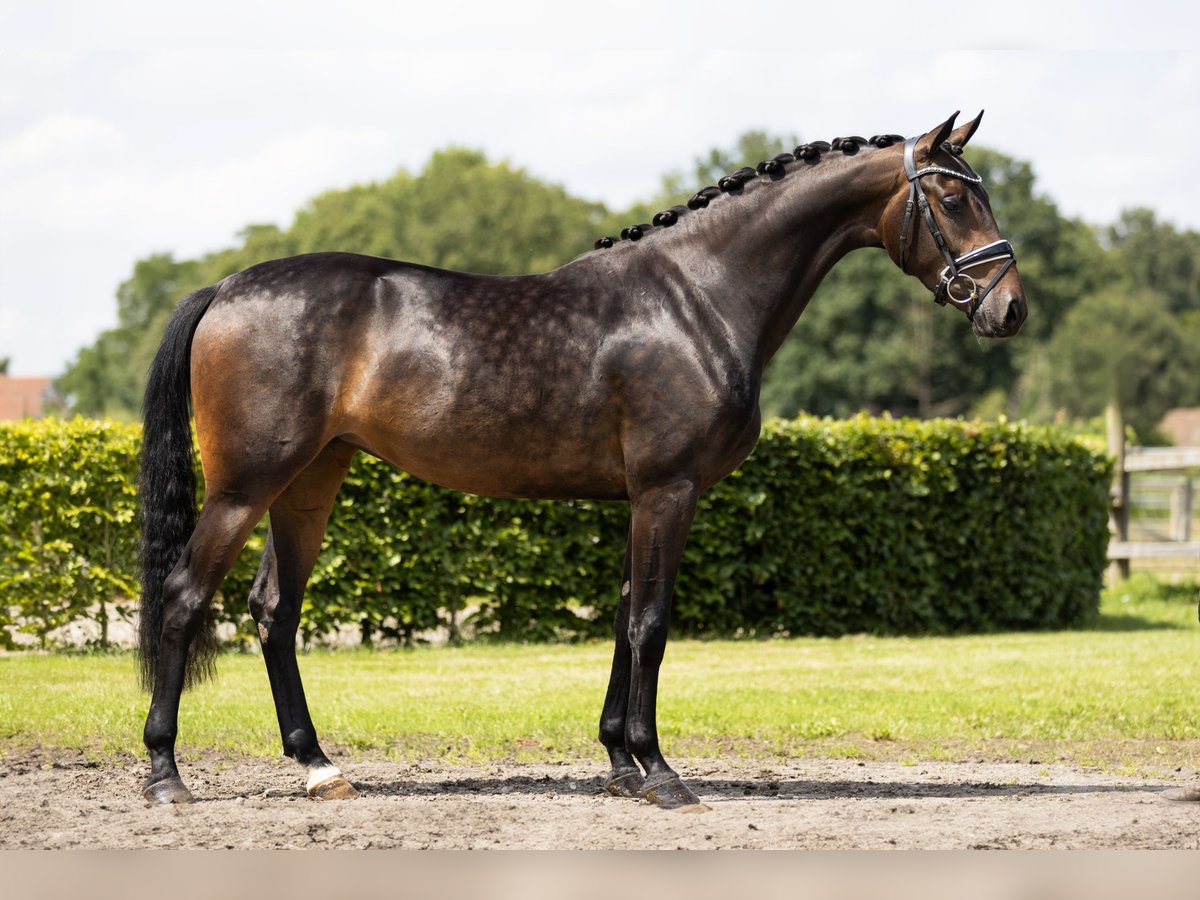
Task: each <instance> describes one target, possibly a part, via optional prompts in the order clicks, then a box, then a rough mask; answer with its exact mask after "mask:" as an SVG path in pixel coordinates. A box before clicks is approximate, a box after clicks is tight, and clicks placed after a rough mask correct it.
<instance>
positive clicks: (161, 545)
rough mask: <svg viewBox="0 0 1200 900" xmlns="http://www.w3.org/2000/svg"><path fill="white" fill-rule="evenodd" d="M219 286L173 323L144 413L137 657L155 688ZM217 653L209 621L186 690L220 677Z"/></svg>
mask: <svg viewBox="0 0 1200 900" xmlns="http://www.w3.org/2000/svg"><path fill="white" fill-rule="evenodd" d="M218 287H219V286H218V285H213V286H211V287H206V288H201V289H200V290H198V291H196V292H195V293H194V294H191V295H189V296H188V297H185V298H184V299H183V300H182V301H180V303H179V306H178V307H177V308H176V309H175V314H174V315H173V316H172V317H171V321H170V322H169V323H168V324H167V330H166V332H165V333H164V334H163V339H162V343H161V344H160V345H159V348H158V353H157V354H155V357H154V362H153V363H152V364H151V365H150V374H149V378H148V380H147V382H146V396H145V400H144V403H143V407H142V412H143V417H144V424H143V430H142V458H141V473H140V475H139V477H138V494H139V499H140V503H141V523H140V524H141V540H140V542H139V545H138V563H139V567H140V569H141V587H142V602H141V612H140V616H139V619H138V655H139V657H140V658H141V677H142V685H143V686H144V687H145V688H146V689H147V690H152V689H153V688H154V674H155V670H156V669H157V667H158V649H159V641H160V638H161V632H162V624H163V594H164V585H165V584H166V580H167V576H168V575H169V574H170V573H171V570H172V569H173V568H174V567H175V564H176V563H177V562H178V561H179V558H180V556H181V555H182V554H183V548H184V547H185V546H186V545H187V542H188V538H190V537H191V535H192V530H193V529H194V528H195V527H196V515H197V509H196V472H195V469H194V468H193V465H194V464H193V459H192V428H191V411H190V402H191V394H192V390H191V348H192V336H193V335H194V334H195V332H196V326H197V325H198V324H199V323H200V319H201V317H202V316H203V315H204V313H205V312H206V311H207V310H208V307H209V304H210V303H212V300H213V298H214V297H215V296H216V295H217V288H218ZM216 651H217V641H216V635H215V634H214V633H213V628H212V622H211V620H207V619H206V622H205V625H204V627H203V628H202V629H201V631H200V633H199V634H198V635H197V636H196V637H195V639H194V640H193V641H192V645H191V652H190V654H189V656H188V664H187V674H186V676H185V682H184V683H185V684H186V685H192V684H195V683H197V682H200V681H203V680H204V679H205V678H207V677H209V676H210V675H212V674H213V672H214V664H215V657H216Z"/></svg>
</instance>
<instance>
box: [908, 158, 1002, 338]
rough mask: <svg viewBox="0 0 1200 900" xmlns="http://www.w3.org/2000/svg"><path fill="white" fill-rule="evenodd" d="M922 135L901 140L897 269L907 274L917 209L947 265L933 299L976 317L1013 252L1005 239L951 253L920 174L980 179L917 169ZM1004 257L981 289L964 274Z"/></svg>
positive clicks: (941, 170)
mask: <svg viewBox="0 0 1200 900" xmlns="http://www.w3.org/2000/svg"><path fill="white" fill-rule="evenodd" d="M921 137H923V135H921V136H918V137H911V138H909V139H908V140H907V141H905V142H904V175H905V177H906V178H907V179H908V184H909V191H908V203H907V204H905V207H904V227H903V228H902V229H901V231H900V269H901V270H902V271H903V272H905V273H907V272H908V268H907V267H906V266H905V264H904V263H905V259H906V258H907V256H908V253H907V251H908V234H909V229H910V227H911V225H912V217H913V209H914V207H915V208H916V209H918V210H920V213H921V218H922V219H924V220H925V225H926V226H927V227H928V228H929V233H930V235H931V236H932V237H933V242H934V243H935V244H936V245H937V248H938V250H940V251H941V254H942V256H943V257H944V258H945V260H946V267H945V268H944V269H942V271H941V272H939V273H938V283H937V287H935V288H934V290H933V299H934V302H935V303H937V304H938V305H939V306H945V305H946V304H947V303H951V304H953V305H954V306H956V307H958V308H959V309H961V310H964V311H965V312H966V314H967V318H970V319H973V318H974V317H975V310H977V309H979V305H980V304H981V303H983V301H984V298H986V297H987V295H988V294H989V293H990V292H991V290H992V288H994V287H995V286H996V285H997V284H998V283H999V281H1000V279H1001V278H1003V277H1004V273H1005V272H1007V271H1008V270H1009V269H1010V268H1011V267H1012V266H1013V264H1014V263H1016V261H1017V255H1016V252H1015V251H1014V250H1013V247H1012V244H1010V243H1009V242H1008V241H1006V240H1003V239H1001V240H998V241H993V242H992V243H990V244H987V245H985V246H983V247H979V248H977V249H975V250H971V251H969V252H967V253H964V254H963V255H962V256H958V257H956V256H954V254H953V253H951V252H950V248H949V247H947V246H946V239H945V238H944V237H942V231H941V229H940V228H938V226H937V222H935V221H934V218H933V212H932V210H930V208H929V199H928V198H927V197H926V196H925V191H924V190H922V188H921V177H922V176H923V175H949V176H950V177H951V178H958V179H960V180H962V181H966V182H968V183H969V184H980V183H982V181H983V179H982V178H980V177H979V176H978V175H975V174H973V173H971V174H968V173H966V172H959V171H957V170H955V169H947V168H945V167H944V166H926V167H925V168H923V169H918V168H917V165H916V148H917V141H919V140H920V139H921ZM1000 260H1005V263H1004V265H1003V266H1001V267H1000V271H999V272H997V273H996V274H995V276H994V277H993V278H992V280H991V281H989V282H988V283H987V286H986V287H984V288H982V290H981V289H980V286H979V284H978V283H977V282H976V281H975V279H974V278H972V277H971V276H970V275H968V274H967V273H966V271H965V270H967V269H974V268H978V267H979V266H986V265H989V264H991V263H994V262H999V261H1000ZM955 290H958V291H960V292H963V293H965V296H964V297H962V298H961V299H960V298H959V297H956V296H955V293H954V292H955Z"/></svg>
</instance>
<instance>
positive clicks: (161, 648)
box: [142, 491, 266, 803]
mask: <svg viewBox="0 0 1200 900" xmlns="http://www.w3.org/2000/svg"><path fill="white" fill-rule="evenodd" d="M210 496H211V497H212V499H210V500H209V501H208V502H206V503H205V504H204V509H203V511H202V512H201V513H200V518H199V520H198V521H197V522H196V528H195V530H194V531H193V532H192V536H191V538H189V540H188V543H187V546H186V547H185V548H184V550H183V554H182V556H180V558H179V562H178V563H176V565H175V568H173V569H172V570H171V574H170V575H168V576H167V580H166V583H165V584H164V585H163V620H162V631H161V634H160V638H159V645H158V663H157V666H156V668H155V675H154V692H153V694H152V695H151V699H150V713H149V715H148V716H147V717H146V728H145V731H144V732H143V740H144V742H145V744H146V749H147V750H148V751H149V753H150V777H149V778H148V779H147V780H146V783H145V784H144V785H143V786H142V796H144V797H145V798H146V799H147V800H151V801H155V802H160V803H181V802H187V801H189V800H191V799H192V795H191V792H190V791H188V789H187V787H185V786H184V784H183V781H182V780H181V779H180V777H179V767H178V766H177V765H176V762H175V737H176V734H177V733H178V730H179V698H180V695H181V694H182V693H183V686H184V677H185V672H186V668H187V659H188V648H189V647H190V646H191V643H192V639H193V638H194V637H195V636H196V634H197V633H198V632H199V630H200V629H201V627H202V626H203V624H204V618H205V615H206V614H207V611H208V605H209V603H210V602H211V601H212V597H213V594H214V593H216V590H217V586H218V585H219V584H220V583H221V579H222V578H224V577H225V574H226V573H227V572H228V571H229V569H230V568H231V567H232V566H233V563H234V560H236V559H237V555H238V553H239V552H240V551H241V549H242V547H243V546H244V545H245V543H246V539H247V538H249V537H250V533H251V532H252V531H253V530H254V526H255V525H256V524H257V523H258V521H259V519H261V518H262V515H263V513H264V512H266V501H265V500H264V501H262V502H261V503H255V502H254V501H252V500H250V499H249V498H247V497H246V495H244V494H225V493H222V492H220V491H212V492H210Z"/></svg>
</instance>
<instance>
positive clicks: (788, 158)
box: [595, 134, 962, 250]
mask: <svg viewBox="0 0 1200 900" xmlns="http://www.w3.org/2000/svg"><path fill="white" fill-rule="evenodd" d="M903 140H904V136H903V135H899V134H877V135H875V136H874V137H872V138H869V139H868V138H862V137H857V136H851V137H839V138H834V139H833V140H832V141H813V142H812V143H808V144H801V145H800V146H798V147H797V148H796V149H795V150H793V151H792V152H791V153H780V154H779V155H778V156H774V157H772V158H771V159H764V160H763V161H762V162H760V163H759V164H758V165H757V166H755V167H754V168H751V167H750V166H744V167H743V168H741V169H738V170H737V171H736V172H731V173H729V174H728V175H726V176H725V177H724V178H722V179H721V180H720V181H718V182H717V183H716V185H714V186H712V187H706V188H701V189H700V190H698V191H697V192H696V193H695V194H693V195H692V197H691V199H689V200H688V201H687V203H686V204H679V205H677V206H672V207H671V208H670V209H664V210H663V211H662V212H660V213H658V214H656V215H655V216H654V218H653V219H651V221H650V223H649V224H639V225H630V226H628V227H626V228H622V229H621V235H620V237H602V238H600V240H598V241H596V244H595V249H597V250H602V249H605V248H608V247H611V246H613V244H616V243H617V242H619V241H637V240H641V238H643V237H644V236H645V235H646V234H647V233H648V232H649V231H650V230H651V229H652V228H670V227H671V226H672V225H674V224H675V223H676V222H678V221H679V217H680V216H683V215H686V214H687V213H689V212H695V211H697V210H701V209H704V208H705V207H706V206H708V204H709V201H711V200H712V199H713V198H714V197H719V196H720V195H721V194H723V193H724V194H733V195H738V194H741V193H742V190H743V188H744V187H745V185H746V182H748V181H750V180H752V179H754V178H760V177H766V178H770V179H771V181H779V180H780V179H781V178H783V177H784V176H785V175H787V174H788V172H789V169H788V164H789V163H794V162H802V163H804V164H805V165H816V164H817V163H819V162H820V161H821V156H822V154H824V153H830V152H833V151H840V152H842V153H844V154H846V155H847V156H853V155H854V154H855V153H857V152H858V151H859V149H860V148H862V147H865V146H868V145H869V146H872V147H890V146H892V145H893V144H898V143H900V142H902V141H903ZM947 149H948V150H950V152H951V153H959V154H961V153H962V150H961V149H960V148H958V147H949V146H947ZM795 168H798V167H796V166H793V167H792V169H795Z"/></svg>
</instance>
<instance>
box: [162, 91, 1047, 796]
mask: <svg viewBox="0 0 1200 900" xmlns="http://www.w3.org/2000/svg"><path fill="white" fill-rule="evenodd" d="M956 115H957V114H956ZM980 115H981V116H982V114H980ZM955 117H956V116H951V117H950V119H948V120H947V121H946V122H944V123H943V124H941V125H939V126H938V127H936V128H934V129H933V130H932V131H930V132H928V133H926V134H925V135H923V136H921V137H920V138H910V139H909V140H907V141H905V140H904V139H903V138H902V137H899V136H896V135H883V136H877V137H875V138H872V139H871V140H869V141H867V140H864V139H862V138H856V137H851V138H839V139H837V140H836V141H833V142H832V143H824V142H816V143H812V144H804V145H802V146H800V147H797V148H796V152H795V153H791V154H782V155H781V156H778V157H776V158H774V159H771V160H767V161H765V162H763V163H762V164H760V165H759V167H758V168H757V170H755V169H749V168H747V169H742V170H740V171H738V172H735V173H733V174H732V175H729V176H726V177H725V178H723V179H722V180H721V183H720V185H719V186H718V187H713V188H705V189H704V190H702V191H700V192H699V193H697V194H696V195H695V196H694V197H693V198H692V199H691V201H689V203H688V205H687V206H686V207H685V206H678V207H673V208H672V209H670V210H666V211H664V212H663V213H660V214H659V215H657V216H655V218H654V222H653V223H652V224H647V225H637V226H631V227H630V228H627V229H625V231H624V232H623V233H622V235H621V237H620V238H619V239H618V238H602V239H601V240H600V241H598V242H597V248H596V249H595V250H593V251H591V252H588V253H585V254H584V255H582V256H580V257H578V258H576V259H574V260H572V261H571V262H569V263H567V264H566V265H564V266H562V267H561V268H559V269H555V270H554V271H551V272H547V273H545V274H541V275H528V276H522V277H489V276H481V275H469V274H463V273H459V272H449V271H442V270H438V269H432V268H428V267H425V266H418V265H412V264H408V263H403V262H395V261H392V260H386V259H375V258H371V257H366V256H358V255H354V254H348V253H317V254H312V255H306V256H298V257H292V258H289V259H280V260H275V261H273V262H267V263H263V264H261V265H257V266H254V267H252V268H249V269H247V270H245V271H243V272H240V273H238V274H236V275H232V276H230V277H229V278H226V279H225V280H224V281H222V282H221V283H220V284H217V285H214V286H211V287H207V288H204V289H202V290H200V291H197V292H196V293H194V294H192V295H191V296H190V297H188V298H186V299H185V300H184V301H183V302H181V303H180V305H179V308H178V310H177V311H176V313H175V316H174V318H173V319H172V320H171V323H170V324H169V326H168V327H167V330H166V334H165V336H164V338H163V342H162V346H161V347H160V349H159V351H158V355H157V357H156V358H155V360H154V363H153V366H152V368H151V373H150V381H149V384H148V387H147V389H146V401H145V437H144V441H145V443H144V449H143V459H142V474H141V485H140V487H141V497H142V548H141V563H142V592H143V593H142V613H141V620H140V626H139V650H140V652H141V657H142V663H143V674H144V677H145V681H146V683H147V686H148V687H150V688H151V689H152V691H153V696H152V699H151V704H150V713H149V716H148V717H147V720H146V728H145V735H144V737H145V744H146V747H147V749H148V750H149V754H150V762H151V772H150V777H149V779H148V780H147V781H146V783H145V786H144V788H143V794H144V796H145V797H146V798H148V799H150V800H154V801H162V802H179V801H186V800H189V799H191V794H190V792H189V791H188V789H187V788H186V787H185V786H184V784H183V782H182V780H181V779H180V777H179V770H178V768H177V766H176V763H175V752H174V747H175V737H176V731H177V719H178V710H179V701H180V695H181V692H182V691H183V689H184V687H185V685H186V684H189V683H191V682H193V681H195V680H197V679H199V678H202V677H203V676H204V675H205V674H206V673H207V671H208V670H209V669H210V667H211V664H212V651H213V639H212V636H211V633H210V631H209V630H208V629H207V628H206V627H205V621H206V616H207V610H208V607H209V604H210V602H211V599H212V596H213V594H214V592H215V591H216V589H217V587H218V585H219V584H220V582H221V579H222V578H223V577H224V576H225V574H226V572H228V570H229V568H230V567H231V566H232V564H233V562H234V559H235V557H236V556H237V554H238V552H239V551H240V550H241V549H242V546H243V545H244V544H245V542H246V540H247V538H248V537H249V535H250V533H251V531H252V530H253V529H254V527H255V525H256V523H257V522H258V521H259V520H260V519H261V518H262V517H263V515H264V514H266V513H269V515H270V531H269V534H268V539H267V545H266V551H265V552H264V554H263V558H262V563H261V566H260V568H259V571H258V576H257V578H256V580H255V583H254V587H253V589H252V591H251V594H250V601H249V603H250V610H251V613H252V614H253V616H254V619H255V621H256V622H257V624H258V632H259V636H260V638H261V641H262V649H263V658H264V660H265V661H266V666H267V673H268V675H269V677H270V682H271V690H272V693H273V695H274V699H275V706H276V711H277V713H278V717H279V728H280V731H281V733H282V736H283V750H284V753H285V754H286V755H287V756H290V757H293V758H294V759H296V760H298V761H299V762H300V763H302V764H303V765H305V766H306V767H307V769H308V772H309V777H308V791H309V793H310V794H311V795H312V796H315V797H319V798H322V799H330V798H343V797H351V796H354V795H355V790H354V788H353V787H352V786H351V785H350V783H349V782H348V781H346V780H345V778H343V777H342V775H341V773H340V772H339V771H338V769H337V768H335V767H334V766H333V764H332V763H331V762H330V761H329V759H328V757H326V755H325V754H324V753H323V752H322V750H321V748H320V746H319V744H318V743H317V735H316V731H315V729H314V728H313V723H312V719H311V718H310V716H309V711H308V706H307V704H306V701H305V698H304V691H303V688H302V686H301V682H300V673H299V670H298V668H297V663H296V647H295V636H296V628H297V623H298V620H299V615H300V604H301V598H302V596H303V593H304V588H305V583H306V582H307V580H308V577H309V574H310V573H311V571H312V567H313V564H314V561H315V560H316V557H317V552H318V550H319V549H320V545H321V539H322V534H323V532H324V528H325V523H326V519H327V517H328V515H329V511H330V508H331V507H332V505H333V502H334V496H335V495H336V494H337V491H338V488H339V487H340V486H341V483H342V480H343V478H344V477H345V475H346V471H347V468H348V467H349V465H350V461H351V458H352V457H353V456H354V455H355V454H356V453H358V452H359V451H365V452H367V453H370V454H372V455H374V456H378V457H380V458H382V459H384V460H387V461H388V462H390V463H392V464H393V465H395V466H398V467H399V468H401V469H403V470H405V471H407V472H410V473H412V474H413V475H415V476H417V477H419V478H424V479H427V480H429V481H432V482H435V483H437V484H440V485H444V486H445V487H448V488H453V489H455V490H460V491H469V492H473V493H476V494H486V495H490V496H494V497H540V498H590V499H600V500H618V499H619V500H628V501H629V502H630V506H631V520H630V526H629V537H628V545H627V548H626V556H625V572H624V578H623V579H622V581H621V588H620V591H621V600H620V605H619V609H618V612H617V617H616V624H615V627H614V632H615V635H616V651H615V653H614V655H613V664H612V675H611V679H610V682H609V687H608V692H607V696H606V697H605V700H604V709H603V712H602V714H601V717H600V741H601V742H602V743H603V745H604V747H605V748H606V749H607V750H608V755H609V758H610V761H611V765H612V771H611V772H610V774H609V776H608V780H607V782H606V785H605V786H606V788H607V790H608V791H609V792H610V793H612V794H614V795H617V796H624V797H642V798H645V799H648V800H649V801H651V802H653V803H656V804H658V805H659V806H663V807H684V806H689V805H695V804H697V803H698V802H699V801H698V799H697V797H696V795H695V794H694V793H693V792H692V791H691V790H690V789H689V788H688V787H687V786H686V785H685V784H684V783H683V782H682V781H681V780H680V779H679V777H678V775H676V773H675V772H674V771H673V770H672V769H671V767H670V766H669V765H668V764H667V762H666V760H665V759H663V756H662V754H661V753H660V752H659V744H658V734H657V727H656V722H655V702H656V695H657V689H658V672H659V665H660V663H661V661H662V658H663V651H664V648H665V646H666V640H667V621H668V618H669V614H670V609H671V596H672V591H673V587H674V583H675V576H676V571H677V569H678V566H679V561H680V555H681V554H682V552H683V547H684V542H685V541H686V539H687V534H688V529H689V527H690V525H691V522H692V516H693V514H694V512H695V510H696V500H697V497H698V496H699V494H700V493H701V492H702V491H704V490H705V489H706V488H708V487H709V486H711V485H712V484H714V483H715V482H717V481H719V480H720V479H721V478H723V477H725V476H726V475H728V474H729V473H730V472H731V471H732V470H733V469H734V468H735V467H736V466H737V465H738V464H739V463H741V462H742V461H743V460H744V459H745V458H746V456H747V455H748V454H749V453H750V450H751V449H752V448H753V447H754V444H755V442H756V440H757V439H758V434H759V424H760V417H759V409H758V396H759V386H760V384H761V381H762V374H763V368H764V367H765V366H766V364H767V362H768V361H769V360H770V359H771V356H772V355H773V354H774V353H775V351H776V350H777V349H778V348H779V345H780V344H781V343H782V342H783V339H784V337H785V336H786V335H787V334H788V332H789V330H790V329H791V328H792V326H793V325H794V324H795V322H796V320H797V318H798V317H799V315H800V313H801V312H802V311H803V310H804V307H805V305H806V304H807V303H808V301H809V298H810V297H811V296H812V294H813V292H814V291H815V290H816V288H817V285H818V284H819V283H820V281H821V279H822V278H823V277H824V276H825V274H826V273H827V272H828V271H829V270H830V268H831V267H832V266H833V265H834V263H836V262H837V261H838V260H839V259H841V258H842V257H843V256H845V255H846V254H847V253H849V252H850V251H851V250H854V249H856V248H860V247H882V248H884V249H885V250H886V251H887V253H888V254H889V255H890V256H891V258H892V260H893V261H894V262H895V263H896V264H897V265H898V266H900V268H901V269H902V270H904V271H905V272H907V273H909V274H911V275H913V276H915V277H916V278H918V279H920V280H921V281H922V282H923V283H924V284H925V285H926V286H927V287H928V288H929V289H930V290H932V291H933V292H934V299H935V300H937V301H938V302H939V303H942V304H950V305H953V306H955V307H957V308H959V309H960V310H962V311H963V312H965V313H966V315H967V317H968V318H969V320H970V323H971V327H972V328H973V330H974V332H975V333H976V334H977V335H979V336H982V337H1006V336H1009V335H1012V334H1015V333H1016V332H1017V330H1018V329H1019V328H1020V327H1021V323H1022V322H1023V321H1024V319H1025V315H1026V304H1025V297H1024V290H1023V288H1022V286H1021V281H1020V276H1019V275H1018V273H1017V271H1016V269H1015V268H1012V264H1013V260H1014V256H1013V251H1012V248H1011V247H1010V246H1009V245H1008V243H1007V242H1006V241H1004V240H1003V239H1002V238H1001V237H1000V235H999V233H998V231H997V228H996V224H995V220H994V219H993V217H992V213H991V209H990V206H989V204H988V199H987V194H986V193H985V192H984V190H983V188H982V187H981V185H980V183H979V181H980V180H979V177H978V176H977V175H975V173H974V172H973V171H972V170H971V169H970V167H969V166H967V165H966V163H965V162H964V161H963V160H962V159H961V152H962V150H961V148H962V146H963V145H965V144H966V143H967V141H968V140H969V139H970V137H971V135H972V134H973V133H974V131H975V129H976V127H977V126H978V124H979V118H976V119H975V120H974V121H973V122H970V123H968V124H967V125H964V126H962V127H960V128H958V129H957V130H955V128H954V123H955ZM955 254H958V255H957V256H956V255H955ZM189 397H190V398H191V403H192V406H193V410H194V415H195V420H196V433H197V435H198V438H199V445H200V456H201V461H202V464H203V470H204V477H205V483H206V496H205V500H204V506H203V511H202V512H200V513H199V517H198V518H197V515H196V509H195V483H194V476H193V470H192V442H191V433H190V429H189V409H188V404H189Z"/></svg>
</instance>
